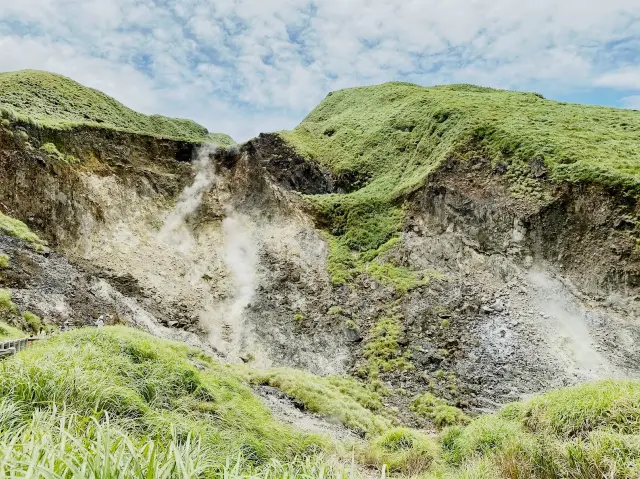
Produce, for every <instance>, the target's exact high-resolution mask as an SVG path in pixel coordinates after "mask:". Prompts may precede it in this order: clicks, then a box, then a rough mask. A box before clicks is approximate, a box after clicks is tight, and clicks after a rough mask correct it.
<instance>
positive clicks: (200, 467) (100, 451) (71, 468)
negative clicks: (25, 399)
mask: <svg viewBox="0 0 640 479" xmlns="http://www.w3.org/2000/svg"><path fill="white" fill-rule="evenodd" d="M13 412H15V411H12V410H11V406H8V405H7V404H6V403H5V404H0V418H3V419H6V418H7V416H11V414H12V413H13ZM18 424H19V423H18ZM18 424H16V423H15V422H14V423H13V424H11V423H9V424H7V423H6V422H4V421H3V428H2V430H0V475H1V476H2V477H16V478H17V477H20V478H24V477H28V478H33V479H52V478H56V479H57V478H60V479H63V478H65V479H66V478H69V477H73V478H82V479H125V478H126V479H130V478H145V479H194V478H205V477H206V478H220V479H233V478H254V477H255V478H265V479H268V478H274V479H275V478H286V477H291V478H294V477H299V478H328V479H330V478H336V479H342V478H355V477H357V471H355V469H353V468H346V467H344V466H340V465H337V464H332V463H331V462H330V461H328V460H325V459H324V458H323V457H309V458H306V459H292V460H289V461H287V462H283V461H279V460H276V459H272V460H270V461H268V462H267V463H265V464H264V465H261V466H255V465H253V464H252V463H251V461H247V460H246V459H245V458H243V457H242V455H240V454H239V455H237V456H229V457H227V458H226V459H225V460H224V461H221V462H215V461H212V460H211V458H210V455H209V454H207V451H206V447H207V446H206V445H205V444H203V442H202V439H198V438H196V437H195V436H193V435H191V434H187V435H186V436H181V435H180V434H179V433H178V432H177V431H176V430H174V429H172V430H171V437H170V439H169V440H168V441H166V442H164V441H154V440H151V439H138V438H135V437H133V436H132V435H131V434H130V433H129V432H127V431H126V430H125V429H122V428H118V427H116V426H114V425H112V424H110V422H109V421H108V419H106V418H104V419H102V420H98V419H97V418H96V417H90V418H85V417H81V416H78V415H74V414H68V413H66V412H63V413H61V414H57V413H56V412H43V411H40V412H37V413H35V414H34V415H33V417H32V418H31V421H30V422H29V423H28V424H27V425H18Z"/></svg>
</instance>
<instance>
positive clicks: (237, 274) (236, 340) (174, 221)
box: [159, 146, 257, 359]
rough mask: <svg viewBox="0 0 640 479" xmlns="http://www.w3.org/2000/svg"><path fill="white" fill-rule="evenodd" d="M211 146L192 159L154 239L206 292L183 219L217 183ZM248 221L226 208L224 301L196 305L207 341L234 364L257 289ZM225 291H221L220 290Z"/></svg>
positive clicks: (199, 260) (198, 258) (198, 259)
mask: <svg viewBox="0 0 640 479" xmlns="http://www.w3.org/2000/svg"><path fill="white" fill-rule="evenodd" d="M215 151H216V148H215V147H214V146H205V147H203V148H201V149H200V150H199V151H198V157H197V160H196V161H195V162H194V163H193V166H194V169H195V178H194V180H193V183H192V184H191V185H189V186H187V187H186V188H185V189H184V191H183V192H182V194H181V195H180V198H179V199H178V202H177V203H176V206H175V208H174V209H173V210H172V211H171V213H169V215H168V216H167V218H166V220H165V223H164V226H163V227H162V229H161V231H160V234H159V239H160V240H161V243H162V244H163V245H164V247H166V248H167V249H168V251H171V252H174V253H177V254H178V255H179V257H180V258H181V260H180V261H181V263H182V264H183V265H185V266H187V268H188V269H189V270H191V273H193V274H189V273H188V274H189V276H191V277H194V278H195V277H198V280H197V282H196V283H194V287H198V288H203V287H204V288H206V289H208V288H209V286H208V285H206V282H205V281H204V280H202V279H201V276H202V275H201V274H199V271H200V268H203V267H204V268H206V267H207V264H206V263H205V264H203V263H202V259H203V258H202V257H201V256H200V255H199V254H198V252H197V248H195V246H196V241H195V239H194V237H193V234H192V232H191V230H190V228H189V227H188V225H187V224H186V219H187V218H188V216H189V215H191V214H193V213H194V212H195V211H196V210H197V209H198V207H199V206H200V205H201V204H202V200H203V197H204V195H205V193H206V192H207V191H209V190H210V189H211V187H212V186H214V185H215V184H216V176H215V173H214V168H213V165H212V164H211V160H210V155H211V154H212V153H215ZM249 224H250V221H248V219H246V218H245V217H243V216H242V215H239V214H238V213H236V212H235V211H234V210H233V209H232V208H227V210H226V218H225V219H224V221H223V222H222V231H221V233H222V245H223V246H222V251H221V253H222V255H221V256H222V258H223V261H224V265H225V266H226V269H227V270H228V271H229V273H230V275H229V283H230V284H228V285H225V286H228V287H229V290H228V291H229V293H230V294H228V296H227V299H225V300H222V301H221V300H220V299H219V297H214V296H213V295H212V296H210V298H209V299H208V300H205V301H203V302H202V303H201V307H202V310H201V311H200V314H199V317H200V321H201V323H202V324H203V325H206V326H207V328H208V329H209V331H210V334H209V341H210V343H211V344H212V345H213V346H214V347H216V348H217V349H218V350H219V351H220V352H223V353H225V354H226V355H227V357H228V358H229V359H237V358H238V356H239V355H240V351H241V349H242V340H243V338H244V337H245V336H246V334H248V332H247V331H246V330H245V323H244V310H245V308H246V307H247V306H249V304H250V303H251V299H252V298H253V295H254V291H255V286H256V264H257V252H256V246H255V240H254V238H253V236H252V233H251V230H250V229H249V227H248V225H249ZM212 280H213V281H216V282H218V284H219V285H222V284H223V283H222V282H223V281H225V280H224V277H214V278H212ZM225 289H226V287H225Z"/></svg>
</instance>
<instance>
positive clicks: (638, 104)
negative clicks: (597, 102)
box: [620, 95, 640, 110]
mask: <svg viewBox="0 0 640 479" xmlns="http://www.w3.org/2000/svg"><path fill="white" fill-rule="evenodd" d="M620 104H621V105H622V107H623V108H630V109H632V110H640V95H632V96H626V97H624V98H622V99H621V100H620Z"/></svg>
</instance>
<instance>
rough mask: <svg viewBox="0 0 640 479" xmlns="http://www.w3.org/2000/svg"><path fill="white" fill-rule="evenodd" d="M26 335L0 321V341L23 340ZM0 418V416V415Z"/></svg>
mask: <svg viewBox="0 0 640 479" xmlns="http://www.w3.org/2000/svg"><path fill="white" fill-rule="evenodd" d="M25 336H26V334H24V333H23V332H22V331H20V330H19V329H18V328H14V327H13V326H9V325H8V324H6V323H3V322H1V321H0V341H6V340H8V339H20V338H24V337H25ZM0 417H2V416H1V414H0Z"/></svg>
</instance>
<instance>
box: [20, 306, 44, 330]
mask: <svg viewBox="0 0 640 479" xmlns="http://www.w3.org/2000/svg"><path fill="white" fill-rule="evenodd" d="M22 317H23V318H24V320H25V321H26V322H27V326H29V329H31V331H33V332H34V333H35V334H38V333H39V332H40V329H42V320H41V319H40V317H39V316H36V315H35V314H33V313H32V312H30V311H25V312H24V313H23V314H22Z"/></svg>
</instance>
